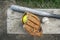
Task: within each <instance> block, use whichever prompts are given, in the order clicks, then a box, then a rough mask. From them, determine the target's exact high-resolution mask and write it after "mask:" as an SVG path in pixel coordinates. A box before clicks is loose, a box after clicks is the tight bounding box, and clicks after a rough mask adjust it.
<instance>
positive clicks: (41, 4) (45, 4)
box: [16, 0, 60, 8]
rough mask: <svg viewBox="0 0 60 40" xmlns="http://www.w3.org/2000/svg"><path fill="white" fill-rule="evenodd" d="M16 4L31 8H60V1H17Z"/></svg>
mask: <svg viewBox="0 0 60 40" xmlns="http://www.w3.org/2000/svg"><path fill="white" fill-rule="evenodd" d="M16 3H17V5H21V6H26V7H31V8H60V0H16Z"/></svg>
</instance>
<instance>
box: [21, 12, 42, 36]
mask: <svg viewBox="0 0 60 40" xmlns="http://www.w3.org/2000/svg"><path fill="white" fill-rule="evenodd" d="M24 16H25V19H24ZM22 22H23V27H24V29H25V30H26V31H27V32H28V33H29V34H30V35H32V36H41V35H42V28H41V22H40V19H39V18H38V17H37V16H36V15H34V14H32V13H30V12H27V13H25V14H24V15H23V17H22Z"/></svg>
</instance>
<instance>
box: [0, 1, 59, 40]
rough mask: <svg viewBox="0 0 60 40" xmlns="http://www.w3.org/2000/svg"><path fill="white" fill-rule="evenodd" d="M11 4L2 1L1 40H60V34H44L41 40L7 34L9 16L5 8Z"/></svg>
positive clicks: (0, 6)
mask: <svg viewBox="0 0 60 40" xmlns="http://www.w3.org/2000/svg"><path fill="white" fill-rule="evenodd" d="M9 3H10V2H9V1H8V3H7V2H3V1H0V40H33V39H34V40H60V34H44V35H43V37H39V38H38V37H36V38H34V37H32V36H29V35H23V34H22V35H18V34H7V22H6V18H7V15H6V13H5V11H6V9H5V6H6V5H7V4H9ZM6 8H7V7H6Z"/></svg>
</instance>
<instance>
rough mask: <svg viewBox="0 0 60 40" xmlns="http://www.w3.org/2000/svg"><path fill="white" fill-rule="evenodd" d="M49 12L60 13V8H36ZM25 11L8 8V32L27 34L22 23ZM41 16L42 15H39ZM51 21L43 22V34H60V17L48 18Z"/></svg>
mask: <svg viewBox="0 0 60 40" xmlns="http://www.w3.org/2000/svg"><path fill="white" fill-rule="evenodd" d="M36 10H38V11H40V10H42V11H45V12H49V13H56V14H59V13H60V9H36ZM22 15H23V13H18V12H14V11H12V10H10V9H8V10H7V33H9V34H27V33H26V32H25V30H24V29H23V25H22V24H21V17H22ZM39 18H40V16H39ZM48 19H49V21H48V22H49V23H42V24H41V27H42V29H43V34H60V19H54V18H48Z"/></svg>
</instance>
